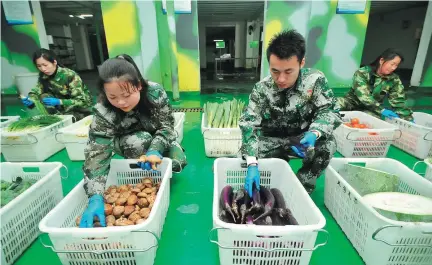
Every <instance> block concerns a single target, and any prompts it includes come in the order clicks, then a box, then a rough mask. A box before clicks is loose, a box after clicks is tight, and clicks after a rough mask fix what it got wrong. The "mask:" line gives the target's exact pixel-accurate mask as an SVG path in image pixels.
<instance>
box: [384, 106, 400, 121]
mask: <svg viewBox="0 0 432 265" xmlns="http://www.w3.org/2000/svg"><path fill="white" fill-rule="evenodd" d="M381 114H382V115H383V116H384V117H386V118H389V119H390V120H392V119H393V118H399V115H397V114H396V113H394V112H393V111H391V110H389V109H383V111H381Z"/></svg>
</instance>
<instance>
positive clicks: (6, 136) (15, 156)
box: [1, 115, 73, 162]
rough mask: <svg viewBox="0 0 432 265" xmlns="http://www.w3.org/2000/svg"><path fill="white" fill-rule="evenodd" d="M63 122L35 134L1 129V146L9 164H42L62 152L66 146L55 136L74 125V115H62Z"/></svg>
mask: <svg viewBox="0 0 432 265" xmlns="http://www.w3.org/2000/svg"><path fill="white" fill-rule="evenodd" d="M60 117H62V118H63V120H61V121H59V122H56V123H54V124H52V125H50V126H47V127H43V128H41V129H39V130H37V131H34V132H21V133H19V132H7V131H6V130H5V128H1V145H2V152H3V155H4V157H5V159H6V160H7V161H9V162H13V161H18V162H22V161H27V162H41V161H44V160H45V159H47V158H48V157H50V156H52V155H53V154H55V153H57V152H58V151H60V150H62V149H63V148H64V147H65V146H64V144H62V143H59V142H57V141H56V140H55V134H56V133H57V131H58V130H59V129H61V128H63V127H66V126H68V125H70V124H72V118H73V116H72V115H60Z"/></svg>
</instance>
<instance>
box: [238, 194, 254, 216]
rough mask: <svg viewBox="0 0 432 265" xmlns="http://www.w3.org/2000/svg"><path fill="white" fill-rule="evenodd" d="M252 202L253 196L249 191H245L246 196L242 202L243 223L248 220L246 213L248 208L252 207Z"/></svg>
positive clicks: (241, 214)
mask: <svg viewBox="0 0 432 265" xmlns="http://www.w3.org/2000/svg"><path fill="white" fill-rule="evenodd" d="M250 203H251V198H250V197H249V194H248V193H247V192H245V196H244V198H243V200H242V203H241V205H240V218H241V221H240V223H241V224H244V223H245V221H246V213H247V212H248V208H249V207H250Z"/></svg>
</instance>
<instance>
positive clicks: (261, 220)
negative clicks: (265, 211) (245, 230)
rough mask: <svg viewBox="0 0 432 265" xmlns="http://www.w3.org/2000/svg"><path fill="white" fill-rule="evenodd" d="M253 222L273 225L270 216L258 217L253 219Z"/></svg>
mask: <svg viewBox="0 0 432 265" xmlns="http://www.w3.org/2000/svg"><path fill="white" fill-rule="evenodd" d="M255 220H256V219H255ZM254 223H255V224H256V225H273V221H272V219H271V217H270V216H266V217H265V218H260V219H258V220H257V221H254Z"/></svg>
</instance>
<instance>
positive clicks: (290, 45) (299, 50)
mask: <svg viewBox="0 0 432 265" xmlns="http://www.w3.org/2000/svg"><path fill="white" fill-rule="evenodd" d="M305 47H306V44H305V39H304V38H303V36H302V35H301V34H300V33H298V32H297V31H296V30H294V29H291V30H284V31H282V32H280V33H278V34H276V35H275V36H274V37H273V38H272V39H271V40H270V44H269V46H268V47H267V60H268V61H269V62H270V55H272V54H274V55H276V56H277V57H278V58H279V59H289V58H291V57H292V56H294V55H295V56H297V59H298V61H299V62H301V60H303V58H304V56H305V52H306V48H305Z"/></svg>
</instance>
